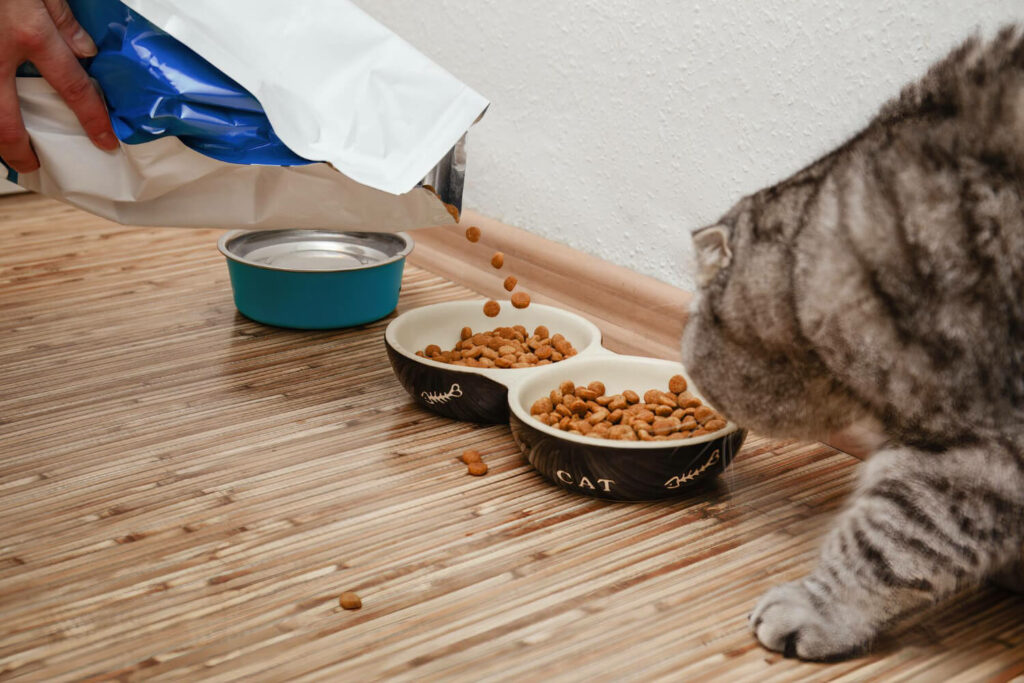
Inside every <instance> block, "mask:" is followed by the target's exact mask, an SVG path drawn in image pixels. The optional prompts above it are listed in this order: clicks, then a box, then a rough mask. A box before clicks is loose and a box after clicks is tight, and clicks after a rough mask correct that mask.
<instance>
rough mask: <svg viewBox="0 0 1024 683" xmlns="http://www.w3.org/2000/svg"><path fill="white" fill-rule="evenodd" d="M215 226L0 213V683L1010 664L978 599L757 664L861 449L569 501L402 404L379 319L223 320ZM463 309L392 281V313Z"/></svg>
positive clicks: (49, 211) (492, 432)
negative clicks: (670, 498)
mask: <svg viewBox="0 0 1024 683" xmlns="http://www.w3.org/2000/svg"><path fill="white" fill-rule="evenodd" d="M217 235H218V233H216V232H213V231H189V230H175V229H128V228H123V227H119V226H114V225H112V224H110V223H107V222H105V221H102V220H100V219H97V218H94V217H91V216H88V215H86V214H84V213H81V212H79V211H76V210H74V209H71V208H68V207H65V206H63V205H60V204H57V203H55V202H52V201H49V200H46V199H42V198H39V197H33V196H18V197H9V198H5V199H3V200H0V680H13V679H19V680H47V681H51V680H52V681H61V680H123V681H132V680H150V679H152V680H190V681H191V680H221V681H226V680H247V681H260V680H267V681H285V680H288V681H291V680H340V681H349V680H351V681H365V680H380V679H393V680H417V681H429V680H467V681H470V680H471V681H478V680H516V681H523V680H687V681H697V680H723V681H740V680H755V681H759V682H764V683H767V682H768V681H784V680H832V679H839V680H907V679H916V680H954V679H957V678H959V679H962V680H1008V679H1012V678H1013V677H1014V676H1019V675H1021V674H1022V673H1024V599H1022V598H1021V597H1014V596H1011V595H1009V594H1006V593H1002V592H999V591H996V590H993V589H987V588H985V589H981V590H978V591H974V592H971V593H969V594H967V595H965V596H963V597H962V598H960V599H958V600H957V601H956V602H954V603H952V604H950V605H948V606H947V607H945V608H943V609H941V610H940V611H938V612H936V613H934V614H931V615H929V616H928V617H927V618H926V619H924V620H922V621H920V622H919V623H917V624H916V625H912V626H908V627H904V628H903V629H902V630H901V631H899V632H897V633H896V634H895V635H894V636H893V637H891V638H888V639H886V640H885V641H883V642H882V643H880V648H879V650H878V652H876V653H875V654H874V655H872V656H869V657H866V658H862V659H857V660H853V661H849V662H843V663H839V664H831V665H818V664H804V663H800V662H796V661H791V660H786V659H783V658H781V657H779V656H777V655H774V654H771V653H768V652H766V651H764V650H762V649H761V648H760V647H759V646H758V645H757V644H756V643H755V641H754V640H753V638H752V637H751V635H750V634H749V633H748V631H747V625H746V615H747V613H748V612H749V611H750V609H751V608H752V606H753V604H754V602H755V601H756V599H757V597H758V596H759V594H760V593H762V592H763V591H764V590H766V589H767V588H768V587H769V586H771V585H773V584H774V583H776V582H779V581H784V580H789V579H793V578H796V577H798V576H800V575H801V574H803V573H804V572H806V571H807V570H808V569H809V568H810V567H811V565H812V563H813V560H814V556H815V549H816V547H817V544H818V540H819V538H820V536H821V534H822V533H823V532H824V530H825V529H826V527H827V525H828V523H829V520H830V518H831V516H832V515H833V514H834V513H835V511H836V510H837V509H838V507H839V506H840V505H841V503H842V500H843V498H844V496H845V495H846V494H847V493H848V492H849V490H850V488H851V485H852V482H853V480H854V477H855V472H856V467H857V465H858V461H857V460H856V459H855V458H853V457H851V456H848V455H846V454H843V453H840V452H838V451H835V450H833V449H831V448H829V447H827V446H824V445H821V444H814V443H797V442H782V441H768V440H766V439H763V438H758V437H751V438H749V439H748V441H747V444H746V446H745V447H744V449H743V451H742V454H741V455H740V456H739V458H738V459H737V461H736V462H735V464H734V465H733V467H732V468H731V470H730V471H729V472H728V473H727V474H726V476H724V477H723V478H722V479H721V481H720V483H719V485H718V486H717V487H716V488H715V489H714V490H712V491H709V492H705V493H703V494H700V495H697V496H694V497H692V498H690V499H685V500H681V501H676V502H671V503H656V504H655V503H651V504H622V503H607V502H601V501H596V500H592V499H589V498H586V497H582V496H579V495H574V494H571V493H568V492H563V491H562V490H560V489H557V488H554V487H553V486H551V485H549V484H547V483H546V482H545V481H543V480H542V479H541V478H540V477H539V475H537V474H536V473H534V472H533V471H532V470H531V468H530V466H529V465H528V463H526V462H525V459H524V458H523V457H522V456H521V455H520V454H519V452H518V450H517V448H516V446H515V444H514V443H513V441H512V438H511V436H510V434H509V431H508V428H507V427H503V426H492V427H479V426H474V425H469V424H462V423H457V422H452V421H450V420H447V419H444V418H440V417H436V416H434V415H432V414H430V413H427V412H425V411H423V410H421V409H420V408H418V407H416V406H415V405H414V404H413V402H412V401H411V399H409V398H408V396H407V395H406V394H405V393H404V392H403V391H402V389H401V387H400V386H399V384H398V382H397V381H396V380H395V378H394V377H393V375H392V373H391V369H390V367H389V365H388V361H387V357H386V354H385V351H384V345H383V332H384V327H385V325H386V323H387V321H381V322H378V323H374V324H371V325H369V326H367V327H364V328H360V329H353V330H347V331H341V332H293V331H286V330H278V329H272V328H269V327H264V326H262V325H259V324H256V323H253V322H250V321H248V320H246V319H245V318H243V317H241V316H240V315H239V314H237V313H236V311H235V309H234V306H233V303H232V299H231V291H230V285H229V282H228V278H227V271H226V268H225V265H224V262H223V259H222V257H221V256H220V255H219V254H218V253H217V250H216V247H215V242H216V237H217ZM473 296H475V295H474V294H473V293H472V292H470V291H469V290H466V289H463V288H461V287H459V286H457V285H454V284H452V283H450V282H447V281H444V280H442V279H440V278H439V277H437V276H435V275H432V274H430V273H429V272H427V271H424V270H422V269H419V268H416V267H412V266H409V267H408V268H407V271H406V276H405V282H404V290H403V294H402V301H401V303H400V308H399V310H400V311H402V310H407V309H409V308H411V307H415V306H421V305H424V304H427V303H432V302H437V301H444V300H450V299H461V298H468V297H473ZM468 447H473V448H478V449H480V450H481V451H482V452H483V453H484V459H485V460H486V461H487V463H488V464H489V465H490V472H489V473H488V474H487V475H486V476H484V477H481V478H476V477H469V476H467V475H466V473H465V468H464V466H463V465H462V464H461V463H459V462H457V460H456V457H457V456H458V454H459V453H460V452H461V451H462V450H463V449H465V448H468ZM347 590H353V591H356V592H357V593H358V594H359V595H360V596H361V597H362V600H363V607H362V609H361V610H359V611H343V610H341V609H340V608H339V607H338V606H337V599H338V595H339V594H340V593H341V592H343V591H347Z"/></svg>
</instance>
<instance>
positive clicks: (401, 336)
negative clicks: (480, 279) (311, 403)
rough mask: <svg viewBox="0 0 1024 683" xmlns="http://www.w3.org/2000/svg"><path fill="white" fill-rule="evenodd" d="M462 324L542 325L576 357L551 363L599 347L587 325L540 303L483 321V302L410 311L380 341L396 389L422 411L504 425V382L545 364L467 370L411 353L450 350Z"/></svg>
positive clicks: (505, 308)
mask: <svg viewBox="0 0 1024 683" xmlns="http://www.w3.org/2000/svg"><path fill="white" fill-rule="evenodd" d="M465 325H468V326H469V327H471V328H472V329H473V331H475V332H482V331H484V330H493V329H494V328H496V327H512V326H514V325H522V326H523V327H526V328H527V329H529V330H533V329H534V328H536V327H537V326H538V325H546V326H547V327H548V329H550V330H551V333H552V334H555V333H561V334H563V335H565V338H566V339H568V340H569V341H570V342H572V345H573V346H574V347H575V348H576V351H577V355H575V356H573V357H572V358H567V359H566V360H563V361H561V362H559V363H555V364H554V365H566V364H571V363H575V362H578V361H579V360H580V359H582V358H585V357H586V356H587V355H589V354H591V353H594V352H595V351H597V350H600V349H601V331H600V330H598V329H597V327H596V326H595V325H594V324H593V323H592V322H590V321H589V320H586V319H584V318H582V317H580V316H578V315H576V314H574V313H569V312H568V311H563V310H561V309H559V308H554V307H552V306H544V305H541V304H533V305H531V306H530V307H529V308H525V309H516V308H512V307H511V306H503V307H502V311H501V313H499V314H498V315H497V316H496V317H494V318H488V317H487V316H485V315H484V313H483V301H449V302H445V303H440V304H432V305H430V306H423V307H422V308H416V309H413V310H411V311H407V312H406V313H403V314H402V315H400V316H398V317H397V318H395V319H394V320H392V321H391V323H389V324H388V327H387V330H386V331H385V332H384V342H385V344H386V345H387V350H388V358H390V360H391V367H392V368H393V369H394V371H395V375H396V376H397V377H398V380H399V381H400V382H401V383H402V386H403V387H405V390H406V391H408V392H409V395H411V396H412V397H413V398H414V399H415V400H416V402H417V403H419V404H420V405H422V406H423V407H424V408H427V409H429V410H432V411H433V412H435V413H438V414H440V415H444V416H445V417H451V418H454V419H456V420H465V421H467V422H481V423H490V424H493V423H503V422H508V387H509V384H510V382H513V381H515V380H516V379H517V378H522V377H528V376H530V375H531V374H533V373H536V372H538V371H541V370H544V369H545V368H546V367H551V366H540V367H534V368H516V369H512V368H508V369H500V368H468V367H461V366H458V365H449V364H447V363H439V362H438V361H434V360H430V359H429V358H423V357H421V356H417V355H416V352H417V351H421V350H423V349H425V348H426V347H427V346H428V345H429V344H438V345H439V346H442V347H443V348H451V347H452V346H454V344H455V342H456V341H458V339H459V331H460V330H461V329H462V328H463V326H465Z"/></svg>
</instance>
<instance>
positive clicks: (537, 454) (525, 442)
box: [385, 301, 746, 501]
mask: <svg viewBox="0 0 1024 683" xmlns="http://www.w3.org/2000/svg"><path fill="white" fill-rule="evenodd" d="M482 305H483V302H477V301H465V302H451V303H444V304H435V305H432V306H424V307H423V308H418V309H415V310H412V311H409V312H407V313H404V314H402V315H401V316H399V317H398V318H396V319H395V320H393V321H392V322H391V324H390V325H388V329H387V331H386V333H385V340H386V343H387V349H388V356H389V357H390V359H391V364H392V367H393V368H394V370H395V374H396V375H397V376H398V378H399V381H401V383H402V385H403V386H404V387H405V389H406V391H408V392H409V393H410V395H412V397H413V398H414V399H416V401H417V402H418V403H419V404H420V405H422V406H424V407H425V408H427V409H428V410H431V411H433V412H435V413H439V414H441V415H445V416H447V417H453V418H455V419H461V420H469V421H474V422H491V423H496V422H504V421H505V420H509V422H510V424H511V428H512V435H513V437H514V438H515V441H516V443H517V444H518V445H519V448H520V450H522V452H523V454H524V455H525V456H526V458H527V459H528V460H529V462H530V464H531V465H533V467H534V468H535V469H536V470H537V471H538V472H539V473H540V474H541V475H542V476H544V477H545V478H546V479H548V480H549V481H551V482H552V483H553V484H556V485H558V486H560V487H562V488H565V489H568V490H570V491H575V492H577V493H583V494H586V495H590V496H595V497H598V498H605V499H609V500H620V501H643V500H657V499H662V498H672V497H678V496H683V495H687V494H688V493H689V492H690V491H691V490H692V489H693V488H694V487H695V486H699V485H702V484H704V483H705V482H707V481H709V480H711V479H713V478H714V477H715V476H717V475H718V474H720V473H722V472H723V471H724V470H725V469H726V468H727V467H728V466H729V464H730V463H731V462H732V459H733V456H734V455H735V454H736V453H737V452H738V451H739V449H740V446H742V444H743V440H744V439H745V438H746V430H744V429H741V428H739V427H737V426H736V425H735V424H733V423H732V422H729V423H727V425H726V426H725V427H724V428H723V429H721V430H719V431H717V432H714V433H712V434H705V435H703V436H699V437H695V438H690V439H677V440H671V441H613V440H607V439H598V438H594V437H587V436H581V435H575V434H569V433H568V432H563V431H561V430H559V429H555V428H554V427H549V426H547V425H545V424H543V423H541V422H540V421H538V420H537V419H535V418H534V417H532V416H531V415H530V406H532V405H533V402H534V401H536V400H537V399H538V398H541V397H542V396H547V395H548V393H549V392H550V391H551V390H552V389H554V388H556V387H557V386H558V385H559V384H560V383H561V382H563V381H565V380H571V381H572V382H573V383H575V384H580V385H586V384H589V383H590V382H593V381H595V380H597V381H600V382H603V383H604V385H605V387H606V391H607V393H609V394H615V393H621V392H622V391H624V390H626V389H633V390H634V391H638V392H640V393H643V392H644V391H646V390H647V389H652V388H660V387H665V386H667V385H668V380H669V378H670V377H672V376H673V375H677V374H681V375H683V376H684V377H686V372H685V370H684V369H683V366H682V365H680V364H679V363H674V362H672V361H666V360H658V359H654V358H643V357H639V356H621V355H618V354H615V353H612V352H611V351H608V350H607V349H605V348H604V347H602V346H601V335H600V331H599V330H598V329H597V328H596V327H595V326H594V325H593V324H592V323H590V322H588V321H587V320H585V319H583V318H581V317H580V316H577V315H575V314H573V313H569V312H567V311H563V310H560V309H557V308H553V307H550V306H538V305H536V304H535V305H531V306H530V307H529V308H528V309H524V310H522V311H517V310H515V309H512V310H510V311H508V312H507V313H506V312H505V311H503V312H502V314H501V315H499V316H498V317H497V318H487V317H485V316H484V315H483V312H482V311H481V307H482ZM518 324H521V325H523V326H524V327H527V328H528V329H531V330H532V329H533V328H534V327H536V326H537V325H542V324H543V325H546V326H547V327H548V329H550V330H551V331H552V333H554V332H560V333H562V334H564V335H565V337H566V338H567V339H569V340H570V341H571V342H572V343H573V345H574V346H575V347H576V348H577V349H578V350H579V353H578V354H577V355H576V356H574V357H572V358H569V359H567V360H564V361H562V362H559V363H554V364H552V365H544V366H540V367H533V368H520V369H516V370H512V369H506V370H502V369H497V368H464V367H459V366H451V365H447V364H444V363H439V362H437V361H432V360H429V359H426V358H422V357H420V356H416V355H415V352H416V351H417V350H419V349H423V348H424V347H426V345H427V344H439V345H441V344H443V343H444V342H446V341H449V342H450V343H449V348H450V345H451V344H453V343H454V340H455V339H457V338H458V331H459V330H460V329H462V326H463V325H469V326H470V327H472V328H473V329H474V330H486V329H493V328H495V327H498V326H511V325H518ZM687 381H689V377H687ZM691 392H692V393H694V395H696V396H697V397H698V398H701V399H702V400H703V398H702V397H700V395H699V393H697V392H694V391H693V390H692V389H691Z"/></svg>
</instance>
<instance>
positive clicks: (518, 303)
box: [512, 292, 530, 308]
mask: <svg viewBox="0 0 1024 683" xmlns="http://www.w3.org/2000/svg"><path fill="white" fill-rule="evenodd" d="M512 305H513V306H515V307H516V308H526V307H527V306H529V305H530V295H529V294H527V293H526V292H516V293H515V294H513V295H512Z"/></svg>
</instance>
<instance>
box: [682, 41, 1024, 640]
mask: <svg viewBox="0 0 1024 683" xmlns="http://www.w3.org/2000/svg"><path fill="white" fill-rule="evenodd" d="M694 241H695V245H696V247H697V251H698V253H699V264H700V268H701V291H700V295H699V297H698V299H697V301H696V302H695V305H694V311H693V315H692V316H691V319H690V321H689V323H688V325H687V328H686V334H685V338H684V343H683V351H684V360H685V362H686V364H687V366H688V367H690V368H691V369H692V375H693V378H694V380H695V382H696V384H697V385H698V386H699V388H700V390H701V391H702V392H703V393H704V394H705V395H706V396H707V398H708V399H709V401H710V402H711V403H712V404H713V405H715V406H716V407H717V408H719V409H720V410H722V411H723V412H724V413H725V414H726V415H728V416H729V417H730V418H731V419H733V420H734V421H736V422H737V423H740V424H743V425H745V426H748V427H750V428H752V429H754V430H758V431H760V432H761V433H767V434H777V435H787V436H805V437H812V438H814V437H817V438H821V437H822V436H823V435H825V434H828V433H830V432H836V431H838V430H841V429H843V428H847V427H849V426H850V425H853V424H861V425H863V424H874V425H877V426H878V427H880V428H881V430H882V433H883V434H884V437H885V445H883V446H882V447H881V448H880V449H879V450H877V451H876V452H875V453H874V454H873V455H872V457H871V458H870V460H869V461H868V463H867V464H866V465H865V466H864V468H863V469H864V472H863V475H862V481H861V483H860V486H859V489H858V491H857V493H856V495H855V497H854V498H853V499H852V501H851V502H850V504H849V505H848V507H847V509H846V510H845V511H844V512H843V513H842V514H841V516H840V517H839V519H838V520H837V522H836V524H835V526H834V528H833V529H832V530H831V532H830V533H829V535H828V536H827V538H826V540H825V542H824V545H823V548H822V551H821V557H820V562H819V564H818V566H817V568H816V569H815V570H814V571H813V572H812V573H811V574H810V575H808V576H807V577H805V578H804V579H802V580H800V581H796V582H793V583H789V584H785V585H782V586H778V587H776V588H774V589H772V590H770V591H769V592H768V593H767V594H765V595H764V596H763V597H762V599H761V601H760V603H759V604H758V605H757V606H756V608H755V610H754V612H753V613H752V615H751V626H752V628H753V630H754V633H755V635H756V637H757V639H758V640H760V641H761V643H762V644H763V645H765V646H766V647H768V648H769V649H772V650H776V651H780V652H784V653H785V654H786V655H787V656H798V657H801V658H805V659H830V658H839V657H844V656H849V655H852V654H855V653H858V652H862V651H863V650H865V649H866V648H867V647H869V646H870V644H871V643H872V641H873V639H874V638H875V637H876V636H877V635H878V634H879V633H881V632H882V631H883V630H884V629H886V628H887V627H888V626H889V625H891V624H892V623H893V622H895V621H896V620H898V619H899V618H901V617H903V616H906V615H908V614H910V613H912V612H915V611H918V610H919V609H921V608H923V607H927V606H929V605H931V604H933V603H935V602H936V601H938V600H940V599H941V598H943V597H946V596H948V595H950V594H952V593H954V592H955V591H956V590H958V589H959V588H961V587H964V586H967V585H970V584H972V583H975V582H979V581H981V580H983V579H985V578H988V577H993V576H994V575H997V574H999V573H1001V572H1006V573H1007V575H1016V576H1017V577H1022V576H1024V571H1022V570H1020V569H1019V568H1014V567H1013V565H1014V563H1018V562H1020V557H1021V547H1022V544H1024V39H1022V36H1021V33H1020V31H1018V30H1016V29H1012V28H1011V29H1005V30H1004V31H1002V32H1001V33H1000V34H999V35H998V37H997V38H995V39H994V40H992V41H991V42H989V43H988V44H985V43H983V42H982V41H981V40H979V39H977V38H974V39H971V40H969V41H968V42H966V43H965V44H964V45H963V46H961V47H960V48H959V49H957V50H955V51H954V52H953V53H952V54H951V55H950V56H949V57H947V58H946V59H945V60H944V61H942V62H941V63H939V64H937V65H936V66H935V67H933V68H932V69H931V71H929V73H928V74H927V75H926V76H925V77H924V79H923V80H921V81H920V82H919V83H916V84H913V85H911V86H909V87H907V88H906V89H905V90H904V92H903V93H902V94H901V95H900V97H899V98H897V99H896V100H894V101H892V102H890V103H889V104H887V105H886V106H885V107H884V108H883V109H882V111H881V112H880V114H879V115H878V116H877V118H875V120H874V121H873V122H872V123H871V124H870V125H869V126H868V127H867V128H866V129H864V130H863V131H862V132H861V133H860V134H858V135H857V136H856V137H854V138H853V139H852V140H850V141H849V142H847V143H846V144H845V145H843V146H842V147H840V148H839V149H837V150H836V151H834V152H832V153H831V154H829V155H827V156H826V157H824V158H823V159H821V160H819V161H817V162H815V163H814V164H812V165H811V166H809V167H808V168H806V169H804V170H803V171H801V172H799V173H797V174H796V175H795V176H793V177H792V178H790V179H788V180H786V181H784V182H782V183H780V184H778V185H775V186H774V187H770V188H768V189H765V190H762V191H760V192H758V193H756V194H754V195H751V196H749V197H747V198H745V199H743V200H742V201H741V202H740V203H739V204H737V205H736V206H735V207H734V208H733V209H732V210H731V211H729V212H728V213H727V214H726V215H725V216H724V217H723V218H722V219H721V221H720V222H719V224H718V225H714V226H711V227H708V228H704V229H702V230H699V231H697V232H695V233H694Z"/></svg>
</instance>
